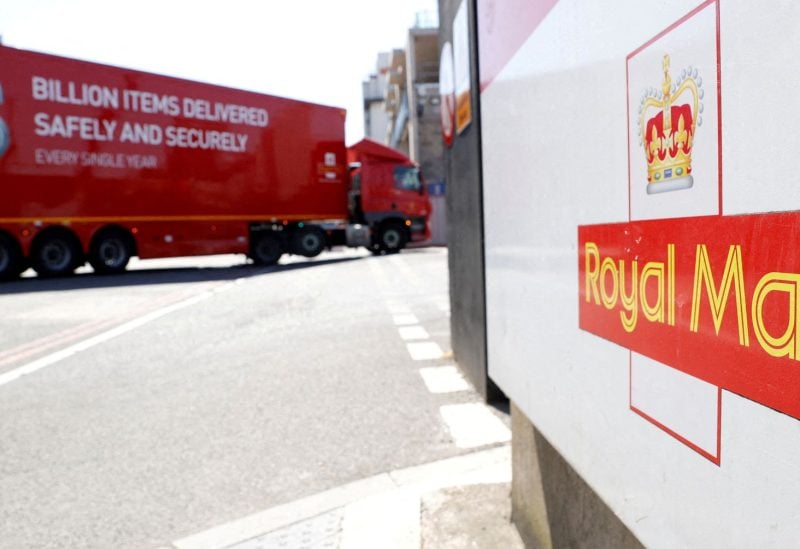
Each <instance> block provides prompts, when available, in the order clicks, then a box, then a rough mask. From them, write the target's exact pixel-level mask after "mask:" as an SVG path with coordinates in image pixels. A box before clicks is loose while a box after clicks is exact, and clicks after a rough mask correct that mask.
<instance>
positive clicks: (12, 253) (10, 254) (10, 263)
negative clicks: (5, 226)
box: [0, 233, 25, 280]
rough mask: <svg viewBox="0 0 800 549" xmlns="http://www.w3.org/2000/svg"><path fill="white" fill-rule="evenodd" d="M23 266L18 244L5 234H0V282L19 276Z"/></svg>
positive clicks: (23, 262)
mask: <svg viewBox="0 0 800 549" xmlns="http://www.w3.org/2000/svg"><path fill="white" fill-rule="evenodd" d="M24 265H25V261H24V258H23V256H22V249H21V248H20V247H19V243H18V242H17V241H16V240H15V239H14V238H13V237H12V236H11V235H8V234H6V233H0V280H12V279H14V278H16V277H18V276H19V274H20V273H21V272H22V270H23V268H24Z"/></svg>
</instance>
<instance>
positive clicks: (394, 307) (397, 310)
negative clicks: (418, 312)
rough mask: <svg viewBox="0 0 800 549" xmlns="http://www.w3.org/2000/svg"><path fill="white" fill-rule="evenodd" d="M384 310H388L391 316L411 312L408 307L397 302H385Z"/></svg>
mask: <svg viewBox="0 0 800 549" xmlns="http://www.w3.org/2000/svg"><path fill="white" fill-rule="evenodd" d="M386 308H387V309H389V312H390V313H392V314H393V315H400V314H408V313H410V312H411V309H409V308H408V305H406V304H405V303H400V302H399V301H387V302H386Z"/></svg>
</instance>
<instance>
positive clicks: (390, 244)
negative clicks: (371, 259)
mask: <svg viewBox="0 0 800 549" xmlns="http://www.w3.org/2000/svg"><path fill="white" fill-rule="evenodd" d="M377 245H378V249H379V250H380V251H382V252H385V253H387V254H396V253H397V252H399V251H400V250H402V249H403V248H404V247H405V245H406V231H405V228H404V227H403V226H402V225H400V224H399V223H387V224H386V225H384V226H382V227H381V228H380V231H379V232H378V242H377Z"/></svg>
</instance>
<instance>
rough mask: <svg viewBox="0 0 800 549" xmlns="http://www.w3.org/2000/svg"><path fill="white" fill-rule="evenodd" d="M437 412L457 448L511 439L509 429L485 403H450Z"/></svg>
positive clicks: (473, 446) (474, 446)
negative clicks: (440, 415)
mask: <svg viewBox="0 0 800 549" xmlns="http://www.w3.org/2000/svg"><path fill="white" fill-rule="evenodd" d="M439 412H440V413H441V414H442V418H443V419H444V422H445V423H446V424H447V428H448V429H449V430H450V434H451V435H452V437H453V441H454V442H455V444H456V446H458V447H459V448H476V447H478V446H485V445H487V444H496V443H498V442H508V441H509V440H511V431H510V430H509V429H508V427H506V426H505V424H504V423H503V422H502V421H501V420H500V418H498V417H497V416H495V415H494V414H493V413H492V412H491V411H490V410H489V408H488V407H487V406H486V405H485V404H481V403H469V404H450V405H447V406H442V407H441V408H439Z"/></svg>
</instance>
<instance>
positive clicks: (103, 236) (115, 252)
mask: <svg viewBox="0 0 800 549" xmlns="http://www.w3.org/2000/svg"><path fill="white" fill-rule="evenodd" d="M132 255H133V239H132V237H131V236H130V235H128V234H127V233H126V232H125V231H124V230H122V229H111V230H103V231H101V232H100V233H98V234H97V236H95V237H94V239H93V240H92V245H91V246H90V248H89V263H91V265H92V268H93V269H94V271H95V272H96V273H98V274H116V273H121V272H123V271H125V267H127V266H128V262H129V261H130V260H131V256H132Z"/></svg>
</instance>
